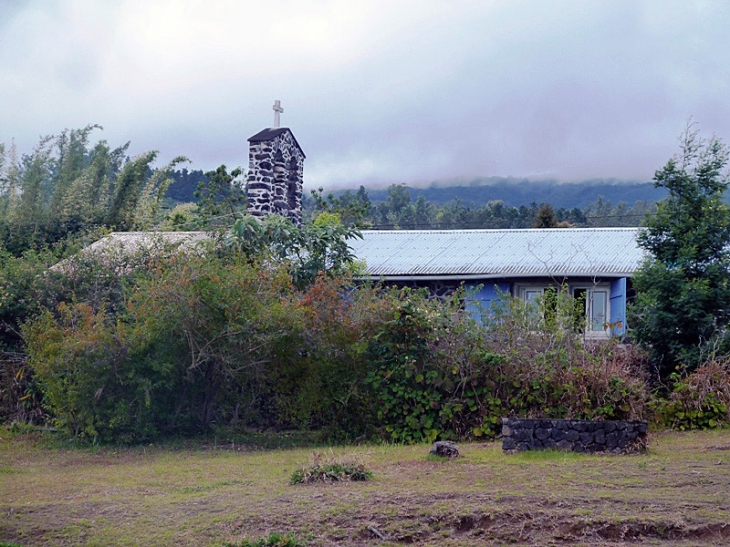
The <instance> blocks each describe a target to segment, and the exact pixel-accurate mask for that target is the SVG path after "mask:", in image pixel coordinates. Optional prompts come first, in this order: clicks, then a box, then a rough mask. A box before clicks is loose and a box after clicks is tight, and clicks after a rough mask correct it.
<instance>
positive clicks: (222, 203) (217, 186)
mask: <svg viewBox="0 0 730 547" xmlns="http://www.w3.org/2000/svg"><path fill="white" fill-rule="evenodd" d="M242 175H243V170H242V169H241V168H240V167H238V168H236V169H234V170H233V171H231V172H230V173H229V172H228V169H227V168H226V166H225V165H221V166H220V167H218V168H217V169H216V170H215V171H208V172H207V173H206V174H205V177H206V178H205V179H204V180H201V181H200V182H199V183H198V189H197V190H196V191H195V194H194V195H195V197H196V198H197V200H198V220H197V222H198V226H199V227H200V228H204V229H213V228H223V227H227V226H230V225H231V222H232V221H233V219H234V218H235V216H236V214H238V213H240V212H241V211H242V210H245V208H246V193H245V192H244V190H243V181H242V180H241V177H242Z"/></svg>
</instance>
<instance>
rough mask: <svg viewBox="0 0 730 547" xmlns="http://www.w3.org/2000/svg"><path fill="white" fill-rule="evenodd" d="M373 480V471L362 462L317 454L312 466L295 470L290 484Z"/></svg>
mask: <svg viewBox="0 0 730 547" xmlns="http://www.w3.org/2000/svg"><path fill="white" fill-rule="evenodd" d="M372 478H373V473H372V471H370V470H368V469H367V468H366V467H365V464H363V463H362V462H360V461H356V460H354V459H344V460H343V459H341V458H337V457H335V456H334V455H333V454H330V455H329V456H326V457H325V456H324V455H323V454H319V453H315V455H314V462H313V463H312V465H308V466H302V467H300V468H299V469H297V470H295V471H294V472H293V473H292V475H291V478H290V480H289V482H290V483H291V484H311V483H315V482H324V483H332V482H348V481H369V480H370V479H372Z"/></svg>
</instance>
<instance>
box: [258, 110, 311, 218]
mask: <svg viewBox="0 0 730 547" xmlns="http://www.w3.org/2000/svg"><path fill="white" fill-rule="evenodd" d="M283 111H284V109H283V108H282V107H281V103H280V102H279V101H276V102H275V103H274V127H269V128H268V129H264V130H263V131H260V132H258V133H256V134H255V135H254V136H253V137H251V138H249V139H248V142H249V145H248V181H247V183H246V188H247V193H248V212H249V213H251V214H252V215H254V216H257V217H262V216H264V215H270V214H278V215H281V216H283V217H287V218H289V219H291V220H292V222H294V223H295V224H297V225H299V224H301V223H302V192H303V190H302V185H303V183H304V158H305V156H304V152H303V151H302V149H301V147H300V146H299V143H298V142H297V140H296V139H295V138H294V134H293V133H292V132H291V130H290V129H289V128H288V127H279V126H280V117H279V116H280V114H281V113H282V112H283Z"/></svg>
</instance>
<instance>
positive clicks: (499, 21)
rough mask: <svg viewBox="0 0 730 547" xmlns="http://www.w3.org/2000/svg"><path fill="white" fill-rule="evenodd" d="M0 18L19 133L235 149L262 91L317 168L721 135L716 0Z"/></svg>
mask: <svg viewBox="0 0 730 547" xmlns="http://www.w3.org/2000/svg"><path fill="white" fill-rule="evenodd" d="M726 6H727V7H726ZM0 19H2V22H0V46H1V47H0V70H1V71H2V74H3V83H2V84H0V101H1V102H2V104H3V105H4V108H3V110H2V113H1V114H0V142H7V141H9V140H10V139H11V138H13V137H15V138H16V140H17V141H18V144H19V146H20V148H21V149H26V150H27V149H29V148H30V147H31V146H32V145H33V144H34V143H35V141H36V140H37V138H38V135H40V134H47V133H52V132H58V131H60V130H61V129H63V128H64V127H79V126H83V125H86V124H87V123H101V124H102V125H104V126H105V128H106V129H105V132H104V135H103V136H104V138H106V139H108V140H109V141H110V142H112V143H113V144H119V143H121V142H124V141H126V140H131V141H132V147H133V149H134V150H137V151H142V150H147V149H153V148H154V149H160V150H161V158H162V159H163V160H164V159H169V158H171V157H172V156H175V155H177V154H180V153H183V154H186V155H188V156H190V157H191V159H193V160H194V161H195V163H194V165H193V167H199V168H212V167H214V166H215V165H218V164H220V163H227V164H228V165H229V166H232V165H241V164H242V163H245V161H246V142H245V140H246V138H247V137H248V136H250V135H252V134H253V133H255V132H257V131H258V130H259V129H261V128H262V127H264V126H266V125H268V124H270V123H271V119H272V117H271V104H272V102H273V100H274V99H281V100H282V102H283V105H284V109H285V112H284V116H283V118H282V121H283V123H284V124H286V125H289V126H290V127H292V129H293V130H294V132H295V134H296V135H297V138H298V139H299V141H300V143H301V144H302V146H303V147H304V148H305V152H306V153H307V156H308V162H307V168H306V172H307V173H308V176H309V177H311V178H312V181H311V182H315V181H316V184H317V185H319V184H325V185H327V184H343V183H351V184H353V185H356V184H358V183H360V182H363V181H369V180H378V181H393V182H402V181H405V182H409V181H413V180H431V179H434V178H438V177H447V178H450V177H458V176H480V175H481V176H490V175H514V176H528V175H536V174H543V175H546V176H547V175H549V176H555V177H561V178H576V177H588V178H593V177H624V178H642V179H647V178H650V177H651V175H652V174H653V170H654V169H655V168H657V167H659V166H660V165H661V163H663V161H665V160H666V159H667V158H668V157H669V156H670V155H671V154H672V153H674V151H675V148H676V140H675V136H676V135H677V134H678V133H679V132H680V131H681V130H682V128H683V126H684V122H685V120H686V119H687V118H688V117H689V116H691V115H694V117H695V119H696V120H697V121H698V122H699V123H700V124H701V127H702V128H703V129H705V130H706V131H707V132H710V133H712V132H715V133H717V134H718V135H719V136H721V137H722V136H725V137H727V136H730V118H728V109H729V107H728V106H727V97H728V95H729V92H730V81H728V79H727V77H726V75H727V74H728V73H729V72H730V37H729V35H728V33H727V31H726V29H727V28H728V27H729V26H730V5H726V4H724V3H719V2H684V1H679V0H644V1H635V0H615V1H608V0H603V1H595V2H583V1H580V0H555V1H551V2H543V1H539V0H521V1H510V2H502V1H466V0H463V1H460V0H450V1H446V0H420V1H417V0H401V1H398V0H389V1H385V0H371V1H360V0H329V1H326V0H298V1H294V0H289V1H287V0H269V1H268V2H266V3H262V2H253V1H233V0H231V1H223V0H219V1H216V0H208V1H204V0H195V1H193V0H155V1H154V2H150V1H148V0H115V1H110V2H95V1H92V0H55V1H49V0H31V1H28V2H25V3H19V4H16V5H15V8H14V9H9V8H7V7H5V6H0ZM309 182H310V181H308V184H309Z"/></svg>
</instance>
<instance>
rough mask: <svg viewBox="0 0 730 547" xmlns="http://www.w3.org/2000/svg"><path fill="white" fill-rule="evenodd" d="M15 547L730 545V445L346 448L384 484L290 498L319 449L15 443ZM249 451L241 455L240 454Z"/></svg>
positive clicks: (7, 520) (8, 445)
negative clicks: (509, 451) (446, 451)
mask: <svg viewBox="0 0 730 547" xmlns="http://www.w3.org/2000/svg"><path fill="white" fill-rule="evenodd" d="M0 437H2V440H0V542H2V541H6V542H14V543H17V544H20V545H23V546H31V545H49V544H50V545H176V546H178V545H191V546H192V545H195V546H199V545H221V544H222V543H223V542H224V541H230V542H236V543H239V542H241V541H242V540H243V539H246V538H248V539H256V538H259V537H263V536H268V535H269V534H270V533H272V532H280V533H287V532H293V533H294V534H296V536H297V537H299V538H304V539H306V540H307V541H308V544H309V545H383V546H385V545H399V544H405V543H410V544H418V545H440V546H447V545H453V546H455V545H467V546H468V545H484V544H496V545H498V544H512V545H617V544H621V543H629V542H630V543H631V544H647V545H666V546H668V545H672V546H679V545H697V544H703V545H727V544H730V525H727V524H726V523H729V522H730V430H724V431H714V432H694V433H681V434H679V433H662V434H655V435H654V436H653V438H652V441H651V443H650V451H649V453H648V454H645V455H641V456H623V457H619V456H595V455H592V456H584V455H572V454H561V453H527V454H520V455H509V456H507V455H504V454H502V452H501V447H500V445H499V444H498V443H488V444H471V445H462V446H461V447H460V449H461V453H462V455H463V457H462V458H459V459H457V460H453V461H435V460H433V459H429V457H428V450H429V447H428V446H424V445H421V446H407V447H400V446H376V447H350V448H340V449H338V448H335V449H334V454H335V455H340V456H342V457H356V458H358V460H359V461H363V462H364V463H365V464H366V465H367V467H368V469H370V470H372V471H373V472H374V479H373V480H372V481H370V482H362V483H360V482H349V483H341V484H329V485H323V484H317V485H297V486H291V485H289V478H290V476H291V474H292V472H293V471H294V470H295V469H297V468H298V467H300V466H301V465H303V464H308V463H311V461H312V452H311V450H305V449H293V450H275V451H241V450H230V449H227V450H223V449H221V448H220V447H215V448H214V447H211V446H200V447H198V448H185V449H172V448H158V447H146V448H136V449H119V450H112V449H104V450H97V451H91V450H78V449H74V450H67V449H66V450H64V449H59V448H48V447H47V446H46V445H45V444H44V443H43V442H40V441H38V440H37V439H34V438H31V437H9V436H8V435H7V434H4V433H0ZM239 448H240V447H239Z"/></svg>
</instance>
